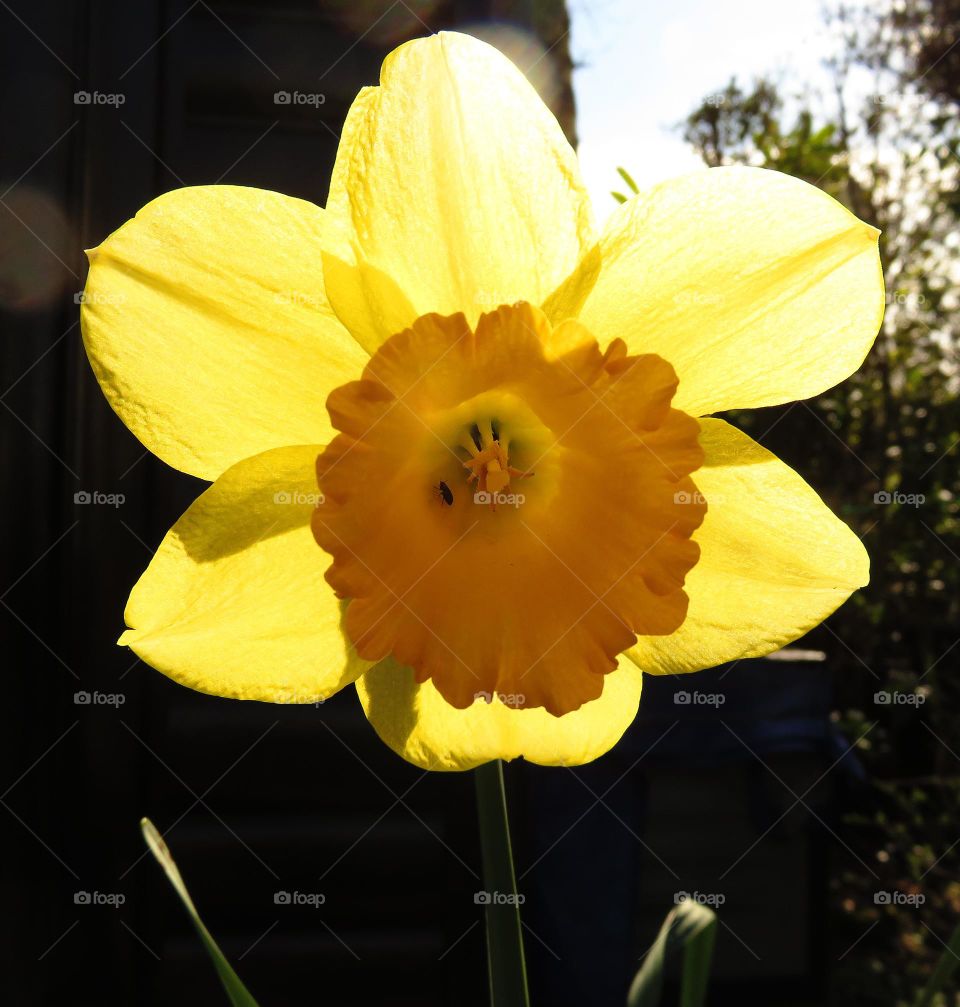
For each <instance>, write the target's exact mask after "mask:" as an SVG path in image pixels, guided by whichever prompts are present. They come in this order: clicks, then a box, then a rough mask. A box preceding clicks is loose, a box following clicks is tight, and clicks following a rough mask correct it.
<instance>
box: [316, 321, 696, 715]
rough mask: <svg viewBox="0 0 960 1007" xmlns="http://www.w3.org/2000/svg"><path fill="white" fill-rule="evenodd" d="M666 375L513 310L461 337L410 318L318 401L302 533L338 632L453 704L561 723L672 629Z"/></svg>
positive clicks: (678, 603)
mask: <svg viewBox="0 0 960 1007" xmlns="http://www.w3.org/2000/svg"><path fill="white" fill-rule="evenodd" d="M676 385H677V381H676V376H675V375H674V372H673V369H672V368H671V367H670V365H669V364H667V363H666V362H665V361H664V360H662V359H661V358H659V357H657V356H654V355H652V354H651V355H645V356H634V357H630V356H627V354H626V349H625V347H624V345H623V343H622V342H620V341H619V340H614V342H613V343H612V344H611V345H610V347H609V348H608V349H607V351H606V352H605V353H604V352H601V350H600V348H599V346H598V345H597V343H596V341H595V339H594V338H593V337H592V336H591V335H590V333H588V332H587V331H586V330H585V329H584V328H583V327H582V326H581V325H579V324H578V323H576V322H564V323H562V324H561V325H559V326H557V327H556V328H551V327H550V325H549V323H548V322H547V320H546V318H545V317H544V316H543V315H542V314H541V313H540V312H539V311H538V310H537V309H535V308H532V307H531V306H529V305H526V304H518V305H514V306H510V307H501V308H499V309H498V310H497V311H495V312H491V313H490V314H487V315H484V316H482V317H481V318H480V320H479V322H478V323H477V326H476V328H475V330H471V329H470V327H469V326H468V325H467V323H466V321H465V319H464V318H463V316H461V315H455V316H450V317H440V316H437V315H426V316H424V317H422V318H420V319H418V320H417V322H415V323H414V325H413V326H412V327H411V328H410V329H407V330H405V331H404V332H401V333H399V334H397V335H396V336H393V337H392V338H391V339H389V340H387V342H385V343H384V344H383V345H382V346H381V347H380V349H379V350H378V351H377V352H376V353H375V354H374V356H373V357H372V358H371V359H370V361H369V363H368V365H367V367H366V368H365V370H364V373H363V376H362V377H361V379H360V380H359V381H355V382H352V383H350V384H348V385H344V386H342V387H341V388H338V389H336V390H335V391H334V392H333V393H332V394H331V395H330V397H329V399H328V400H327V407H328V410H329V412H330V416H331V419H332V421H333V424H334V426H335V427H336V428H337V429H338V430H339V431H340V434H339V435H338V436H337V437H336V438H335V439H334V440H333V441H332V442H331V444H330V445H329V446H328V447H327V448H326V449H325V450H324V452H323V454H321V455H320V457H319V458H318V460H317V473H318V480H319V484H320V488H321V490H322V493H323V501H324V502H323V503H322V504H320V505H319V506H318V507H317V510H316V512H315V514H314V519H313V530H314V536H315V538H316V539H317V541H318V543H319V544H320V545H321V546H322V547H323V548H324V549H325V550H326V551H327V552H329V553H330V554H331V556H332V557H333V563H332V565H331V566H330V568H329V570H328V571H327V575H326V576H327V580H328V581H329V582H330V584H331V585H332V586H333V588H334V589H335V590H336V592H337V594H338V595H339V596H340V597H341V598H344V599H348V604H347V608H346V613H345V617H344V627H345V629H346V632H347V634H348V636H349V637H350V639H351V640H352V642H353V644H354V646H355V647H356V650H357V653H358V654H359V655H360V656H361V657H363V658H366V659H368V660H374V661H375V660H380V659H382V658H385V657H387V656H391V655H392V656H393V657H394V658H396V660H397V661H398V662H399V663H401V664H404V665H408V666H411V667H412V668H413V669H414V672H415V675H416V678H417V680H418V681H421V682H422V681H426V680H427V679H428V678H429V679H432V680H433V682H434V684H435V685H436V687H437V689H438V690H439V691H440V692H441V694H442V695H443V696H444V697H445V698H446V699H447V701H448V702H450V703H451V704H452V705H454V706H457V707H466V706H469V705H470V704H471V703H472V702H474V700H475V699H476V698H477V697H478V696H479V697H487V696H489V695H490V694H493V693H497V694H501V695H502V694H506V695H508V696H510V697H511V698H512V701H513V702H514V704H515V705H517V706H527V707H530V706H543V707H545V708H546V709H547V710H549V711H550V712H551V713H554V714H557V715H562V714H563V713H566V712H569V711H570V710H573V709H576V708H578V707H579V706H580V705H582V704H583V703H584V702H587V701H589V700H591V699H595V698H596V697H597V696H598V695H599V694H600V691H601V690H602V688H603V676H604V674H605V673H607V672H609V671H611V670H613V668H614V667H616V657H617V655H618V654H619V653H621V652H622V651H624V650H626V649H627V648H629V647H630V646H632V645H633V644H634V643H635V642H636V638H637V636H638V635H654V634H665V633H671V632H673V631H674V630H676V629H677V628H678V627H679V625H680V624H681V623H682V621H683V619H684V617H685V615H686V604H687V599H686V595H685V594H684V592H683V581H684V577H685V575H686V573H687V572H688V571H689V570H690V568H691V567H692V566H693V565H694V563H695V562H696V560H697V557H698V555H699V550H698V547H697V546H696V544H695V543H693V542H692V541H691V540H690V536H691V535H692V533H693V532H694V530H695V529H696V528H697V526H698V525H699V524H700V522H701V521H702V519H703V515H704V513H705V510H706V507H705V504H704V502H703V499H702V497H701V496H700V494H699V493H698V492H697V491H696V487H695V486H694V484H693V482H692V481H691V479H690V473H691V472H692V471H693V470H695V469H696V468H697V466H698V465H699V464H700V463H701V462H702V457H703V456H702V452H701V450H700V448H699V446H698V444H697V435H698V432H699V426H698V424H697V422H696V420H694V419H692V418H690V417H689V416H686V415H685V414H684V413H682V412H680V411H678V410H676V409H672V408H671V407H670V400H671V398H672V396H673V393H674V391H675V389H676Z"/></svg>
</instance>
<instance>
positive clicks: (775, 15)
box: [569, 0, 828, 218]
mask: <svg viewBox="0 0 960 1007" xmlns="http://www.w3.org/2000/svg"><path fill="white" fill-rule="evenodd" d="M569 8H570V15H571V22H572V28H571V50H572V53H573V58H574V61H575V63H577V64H580V68H579V69H577V70H576V71H575V73H574V91H575V94H576V100H577V130H578V133H579V136H580V151H579V152H580V162H581V167H582V170H583V174H584V178H585V179H586V182H587V186H588V188H589V189H590V191H591V194H592V195H593V198H594V203H595V207H596V211H597V216H598V218H602V217H604V216H605V215H606V213H607V212H609V210H610V209H612V208H613V206H614V203H613V200H612V199H611V198H610V196H609V190H610V189H611V188H614V187H616V185H617V182H618V179H617V176H616V167H617V165H618V164H622V165H624V166H625V167H626V168H628V170H629V171H630V172H631V173H632V174H633V176H634V177H635V178H636V179H637V181H638V182H639V183H640V184H641V185H646V184H651V183H654V182H657V181H660V180H661V179H664V178H669V177H670V176H672V175H677V174H681V173H683V172H685V171H690V170H693V169H695V168H697V167H700V166H701V165H700V161H699V160H698V159H697V158H696V157H695V156H694V155H693V154H692V152H691V151H690V149H689V148H688V147H687V146H686V144H684V142H683V140H682V139H681V138H680V136H679V134H677V133H675V132H671V131H670V130H669V126H670V125H671V124H673V123H675V122H678V121H679V120H681V119H683V118H684V117H685V116H686V115H687V113H688V112H689V111H690V110H691V109H693V108H694V107H695V106H696V104H697V103H698V102H699V100H700V99H701V98H703V97H704V96H705V95H707V94H710V93H711V92H713V91H716V90H718V89H719V88H721V87H722V86H723V85H724V84H725V83H726V82H727V81H728V80H729V78H730V76H731V74H733V73H736V74H737V77H738V79H739V80H740V81H741V82H742V83H746V82H748V81H750V80H751V79H752V78H753V77H754V76H756V75H759V74H762V73H766V72H773V73H774V74H777V75H783V77H784V78H785V80H786V82H787V84H788V85H795V84H796V83H797V82H804V81H822V80H823V79H824V75H823V70H822V68H821V60H822V59H823V57H824V55H826V53H827V52H828V42H827V38H826V34H825V32H824V29H823V27H822V21H821V17H820V9H821V0H790V2H785V0H720V2H716V3H709V2H705V0H661V2H650V0H569Z"/></svg>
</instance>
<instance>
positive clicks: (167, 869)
mask: <svg viewBox="0 0 960 1007" xmlns="http://www.w3.org/2000/svg"><path fill="white" fill-rule="evenodd" d="M140 828H141V829H142V830H143V838H144V839H145V840H146V841H147V846H148V847H149V848H150V852H151V853H152V854H153V855H154V857H156V860H157V863H158V864H159V865H160V866H161V867H162V868H163V870H164V873H165V874H166V875H167V877H168V878H169V879H170V884H171V885H173V887H174V889H175V891H176V893H177V895H179V896H180V901H181V902H182V903H183V904H184V906H186V909H187V912H188V913H189V914H190V919H191V920H192V921H193V925H194V926H195V927H196V929H197V933H198V934H199V935H200V940H201V941H203V945H204V947H205V948H206V949H207V953H208V954H209V955H210V958H211V959H212V960H213V965H214V968H216V970H217V975H219V976H220V982H222V983H223V988H224V989H225V990H226V991H227V996H228V997H229V998H230V1003H231V1004H233V1007H257V1001H256V1000H254V999H253V997H252V996H251V995H250V993H249V992H248V990H247V988H246V986H244V985H243V983H242V982H240V977H239V976H238V975H237V973H236V972H234V971H233V969H232V968H231V967H230V963H229V962H228V961H227V959H226V958H224V957H223V952H222V951H221V950H220V948H219V947H217V942H216V941H215V940H214V939H213V937H211V936H210V931H209V930H207V928H206V927H205V926H204V925H203V920H201V919H200V915H199V914H198V913H197V907H196V906H195V905H194V904H193V899H191V898H190V893H189V892H188V891H187V886H186V885H185V884H184V883H183V878H182V877H180V871H179V870H178V869H177V865H176V863H175V862H174V859H173V857H171V856H170V851H169V850H168V849H167V844H166V843H165V842H164V841H163V836H161V835H160V833H159V832H158V831H157V829H156V826H155V825H154V824H153V822H151V821H150V819H149V818H141V819H140Z"/></svg>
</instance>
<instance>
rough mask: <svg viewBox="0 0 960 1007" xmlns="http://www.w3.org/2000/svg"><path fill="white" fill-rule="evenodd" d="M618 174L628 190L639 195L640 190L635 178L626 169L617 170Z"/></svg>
mask: <svg viewBox="0 0 960 1007" xmlns="http://www.w3.org/2000/svg"><path fill="white" fill-rule="evenodd" d="M617 174H618V175H619V176H620V177H621V178H622V179H623V180H624V182H626V183H627V188H628V189H629V190H630V191H631V192H632V193H634V194H636V193H638V192H639V191H640V189H639V188H638V187H637V183H636V182H634V180H633V177H632V176H631V174H630V172H629V171H627V169H626V168H617Z"/></svg>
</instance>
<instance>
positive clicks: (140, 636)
mask: <svg viewBox="0 0 960 1007" xmlns="http://www.w3.org/2000/svg"><path fill="white" fill-rule="evenodd" d="M321 450H322V448H320V447H312V446H307V447H291V448H277V449H274V450H272V451H266V452H264V453H263V454H260V455H257V456H256V457H255V458H248V459H246V460H245V461H242V462H240V463H238V464H237V465H234V466H233V467H232V468H230V469H228V470H227V471H226V472H225V473H224V474H223V475H222V476H221V477H220V478H219V479H218V480H217V481H216V482H215V483H214V484H213V486H211V487H210V488H209V489H208V490H207V491H206V492H205V493H204V494H203V495H202V496H201V497H200V498H199V499H198V500H196V502H195V503H194V504H193V505H192V506H191V507H190V509H189V510H188V511H187V512H186V513H185V514H184V515H183V517H182V518H180V520H179V521H178V522H177V523H176V524H175V525H174V526H173V528H172V529H171V530H170V531H169V532H168V533H167V535H166V538H164V540H163V542H162V543H161V545H160V548H159V549H158V550H157V553H156V555H155V556H154V557H153V560H152V561H151V562H150V565H149V566H148V567H147V570H146V572H145V573H144V574H143V576H142V577H141V578H140V580H139V581H138V582H137V585H136V587H134V589H133V591H132V593H131V595H130V600H129V601H128V602H127V609H126V612H125V618H126V621H127V625H128V626H129V627H130V629H128V630H127V632H126V633H124V634H123V636H122V637H121V638H120V643H121V644H125V645H127V646H129V647H130V648H131V649H132V650H133V651H134V652H135V653H137V654H138V655H139V656H140V657H141V658H143V660H144V661H146V662H147V664H150V665H153V667H154V668H156V669H157V670H158V671H162V672H163V673H164V674H165V675H169V676H170V678H172V679H174V680H176V681H177V682H180V683H181V684H182V685H187V686H189V687H190V688H191V689H197V690H199V691H200V692H208V693H212V694H213V695H217V696H228V697H230V698H233V699H259V700H263V701H265V702H269V703H312V702H317V701H318V700H321V699H324V698H326V697H327V696H330V695H332V694H333V693H334V692H336V691H337V690H338V689H340V688H342V687H343V686H344V685H346V684H347V683H349V682H352V681H353V680H354V679H355V678H356V677H357V675H359V674H360V673H361V672H362V671H363V670H364V669H365V668H367V667H369V664H368V663H367V662H363V661H360V660H359V659H358V658H356V656H355V655H354V654H353V652H352V648H350V647H349V645H348V644H347V642H346V641H345V639H344V637H343V634H342V633H341V631H340V616H341V613H340V603H339V602H338V601H337V599H336V597H335V596H334V594H333V592H332V591H331V590H330V588H329V587H328V586H327V584H326V582H325V581H324V579H323V572H324V568H325V567H326V565H327V557H326V556H325V555H324V554H323V553H322V552H321V551H320V549H318V548H317V545H316V543H315V542H314V541H313V536H312V534H311V532H310V515H311V513H312V511H313V509H314V507H315V506H316V503H317V495H318V494H317V489H316V481H315V475H314V464H315V461H316V457H317V455H318V453H319V452H320V451H321Z"/></svg>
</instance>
